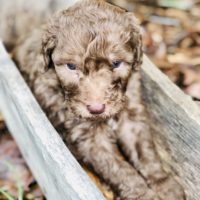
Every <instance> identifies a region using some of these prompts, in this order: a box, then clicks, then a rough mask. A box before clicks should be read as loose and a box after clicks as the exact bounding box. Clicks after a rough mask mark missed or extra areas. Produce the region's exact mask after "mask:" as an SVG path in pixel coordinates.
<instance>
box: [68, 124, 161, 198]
mask: <svg viewBox="0 0 200 200" xmlns="http://www.w3.org/2000/svg"><path fill="white" fill-rule="evenodd" d="M112 135H113V132H112V131H111V130H110V128H109V127H108V126H107V125H102V126H101V127H98V125H97V126H96V127H92V126H91V125H90V124H88V122H85V123H83V124H80V125H79V126H76V127H75V128H74V129H73V130H72V132H71V135H70V138H67V141H69V140H70V141H71V142H70V143H71V144H68V147H69V148H70V149H72V152H73V153H74V154H75V156H76V157H77V158H79V159H81V160H83V161H84V162H85V163H86V164H89V165H90V166H92V167H93V169H94V171H95V172H96V173H97V174H99V175H100V177H102V178H103V179H104V180H105V181H106V182H107V183H109V184H110V185H111V186H112V188H113V189H114V190H115V191H116V193H117V194H118V195H119V197H118V199H121V200H158V198H157V197H156V196H155V193H154V192H153V191H152V190H151V189H149V188H148V186H147V185H146V183H145V181H144V180H143V178H142V177H141V176H140V175H139V174H138V173H137V171H136V170H135V169H134V168H133V167H132V166H131V165H130V164H129V163H128V162H126V161H125V160H124V159H123V157H122V155H120V153H119V152H118V148H117V146H116V144H115V143H116V139H115V138H113V136H112Z"/></svg>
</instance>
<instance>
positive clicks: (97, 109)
mask: <svg viewBox="0 0 200 200" xmlns="http://www.w3.org/2000/svg"><path fill="white" fill-rule="evenodd" d="M87 109H88V111H89V112H90V113H91V114H96V115H97V114H101V113H103V112H104V111H105V104H100V103H93V104H91V105H87Z"/></svg>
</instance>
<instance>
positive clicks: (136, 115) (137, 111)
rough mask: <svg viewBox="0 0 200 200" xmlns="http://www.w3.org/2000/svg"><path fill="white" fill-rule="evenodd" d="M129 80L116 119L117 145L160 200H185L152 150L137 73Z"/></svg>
mask: <svg viewBox="0 0 200 200" xmlns="http://www.w3.org/2000/svg"><path fill="white" fill-rule="evenodd" d="M131 81H132V82H131V85H129V94H128V96H129V104H128V106H127V107H128V108H127V111H126V112H124V113H122V115H121V118H120V120H119V131H118V140H119V144H120V146H121V148H122V150H123V152H124V153H125V154H126V156H127V157H128V159H129V160H130V162H131V163H132V164H133V165H134V166H135V168H136V169H137V170H138V171H139V173H141V175H142V176H143V177H144V179H146V181H147V183H148V184H149V185H150V187H151V188H152V189H154V190H155V191H156V192H157V194H158V195H159V197H160V198H161V199H162V200H166V199H170V200H177V199H179V200H182V199H184V192H183V190H182V188H181V187H180V185H179V184H178V183H177V182H176V181H175V180H174V179H173V178H172V177H171V176H170V175H168V174H167V173H166V172H165V171H164V170H163V168H162V165H161V162H160V160H159V157H158V155H157V153H156V151H155V148H154V145H153V141H152V136H151V132H150V128H149V125H148V120H147V115H146V112H145V108H144V106H143V105H142V101H141V97H140V81H139V74H136V75H134V77H132V80H131Z"/></svg>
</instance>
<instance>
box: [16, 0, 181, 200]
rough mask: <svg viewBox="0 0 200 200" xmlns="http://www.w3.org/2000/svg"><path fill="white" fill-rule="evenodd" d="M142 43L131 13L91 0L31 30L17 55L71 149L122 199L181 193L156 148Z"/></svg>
mask: <svg viewBox="0 0 200 200" xmlns="http://www.w3.org/2000/svg"><path fill="white" fill-rule="evenodd" d="M141 46H142V42H141V34H140V30H139V26H138V24H137V20H136V19H135V17H134V16H133V14H132V13H129V12H125V11H124V10H122V9H120V8H117V7H115V6H112V5H110V4H107V3H105V2H103V1H95V0H90V1H89V0H85V1H81V2H79V3H77V4H76V5H74V6H73V7H71V8H69V9H67V10H64V11H61V12H58V13H57V14H55V15H54V16H53V17H52V18H51V20H50V22H49V23H48V24H47V26H46V28H45V30H44V31H42V30H36V31H35V32H33V33H31V35H28V36H27V38H26V39H25V40H23V41H22V42H21V44H19V45H18V46H17V48H16V49H15V53H14V59H15V60H16V62H17V63H18V66H19V68H20V70H21V72H22V73H23V75H24V77H25V78H26V80H27V82H28V83H29V85H30V87H31V89H32V91H33V92H34V94H35V96H36V98H37V99H38V101H39V102H40V104H41V106H42V108H43V109H44V110H45V112H46V113H47V116H48V117H49V119H50V120H51V122H52V123H53V124H54V126H55V128H56V129H57V130H58V132H59V133H60V134H61V136H62V138H63V139H64V141H65V142H66V144H67V146H68V147H69V148H70V150H71V152H72V153H73V154H74V155H75V156H76V158H77V159H78V160H80V161H81V162H84V163H86V164H88V165H90V166H91V167H92V168H93V169H94V171H95V172H96V173H97V174H99V176H100V177H102V178H103V179H104V180H105V181H106V182H107V183H108V184H110V185H111V187H112V188H113V189H114V190H115V191H116V194H117V197H116V198H117V199H121V200H183V199H184V192H183V190H182V189H181V187H180V186H179V185H178V184H177V182H175V181H174V179H173V178H172V177H171V176H170V175H168V174H166V173H165V172H164V171H163V169H162V166H161V163H160V161H159V158H158V156H157V154H156V152H155V150H154V146H153V142H152V138H151V134H150V128H149V126H148V123H147V117H146V113H145V109H144V106H143V105H142V102H141V97H140V80H139V79H140V76H139V74H138V73H137V72H135V70H136V69H138V68H139V67H140V65H141V62H142V49H141ZM42 71H43V72H42ZM44 71H45V72H44ZM123 155H124V156H123Z"/></svg>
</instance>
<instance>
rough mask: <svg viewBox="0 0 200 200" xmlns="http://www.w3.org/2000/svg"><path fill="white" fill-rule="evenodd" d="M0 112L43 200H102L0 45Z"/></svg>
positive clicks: (101, 196) (0, 44)
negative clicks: (41, 192) (45, 199)
mask: <svg viewBox="0 0 200 200" xmlns="http://www.w3.org/2000/svg"><path fill="white" fill-rule="evenodd" d="M0 110H1V111H2V113H3V115H4V117H5V120H6V123H7V125H8V128H9V129H10V132H11V133H12V135H13V137H14V138H15V140H16V142H17V144H18V146H19V148H20V150H21V152H22V154H23V156H24V158H25V160H26V161H27V163H28V165H29V167H30V169H31V171H32V172H33V174H34V176H35V178H36V180H37V181H38V183H39V185H40V187H41V189H42V191H43V192H44V195H45V196H46V197H47V199H49V200H70V199H71V200H72V199H73V200H103V199H104V197H103V195H102V194H101V193H100V192H99V191H98V189H97V188H96V186H95V185H94V184H93V183H92V182H91V180H90V179H89V177H88V176H87V175H86V173H85V172H84V171H83V170H82V168H81V167H80V166H79V164H78V163H77V161H76V160H75V158H74V157H73V156H72V154H71V153H70V152H69V150H68V149H67V147H66V146H65V144H64V143H63V141H62V140H61V138H60V137H59V136H58V134H57V132H56V131H55V130H54V128H53V127H52V125H51V124H50V122H49V121H48V119H47V117H46V116H45V114H44V113H43V112H42V110H41V108H40V106H39V105H38V103H37V102H36V100H35V98H34V97H33V95H32V93H31V92H30V90H29V88H28V86H27V85H26V83H25V82H24V80H23V78H22V77H21V75H20V73H19V71H18V70H17V68H16V66H15V65H14V63H13V62H12V61H11V60H10V58H9V56H8V54H7V53H6V51H5V49H4V48H3V45H2V43H0Z"/></svg>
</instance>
